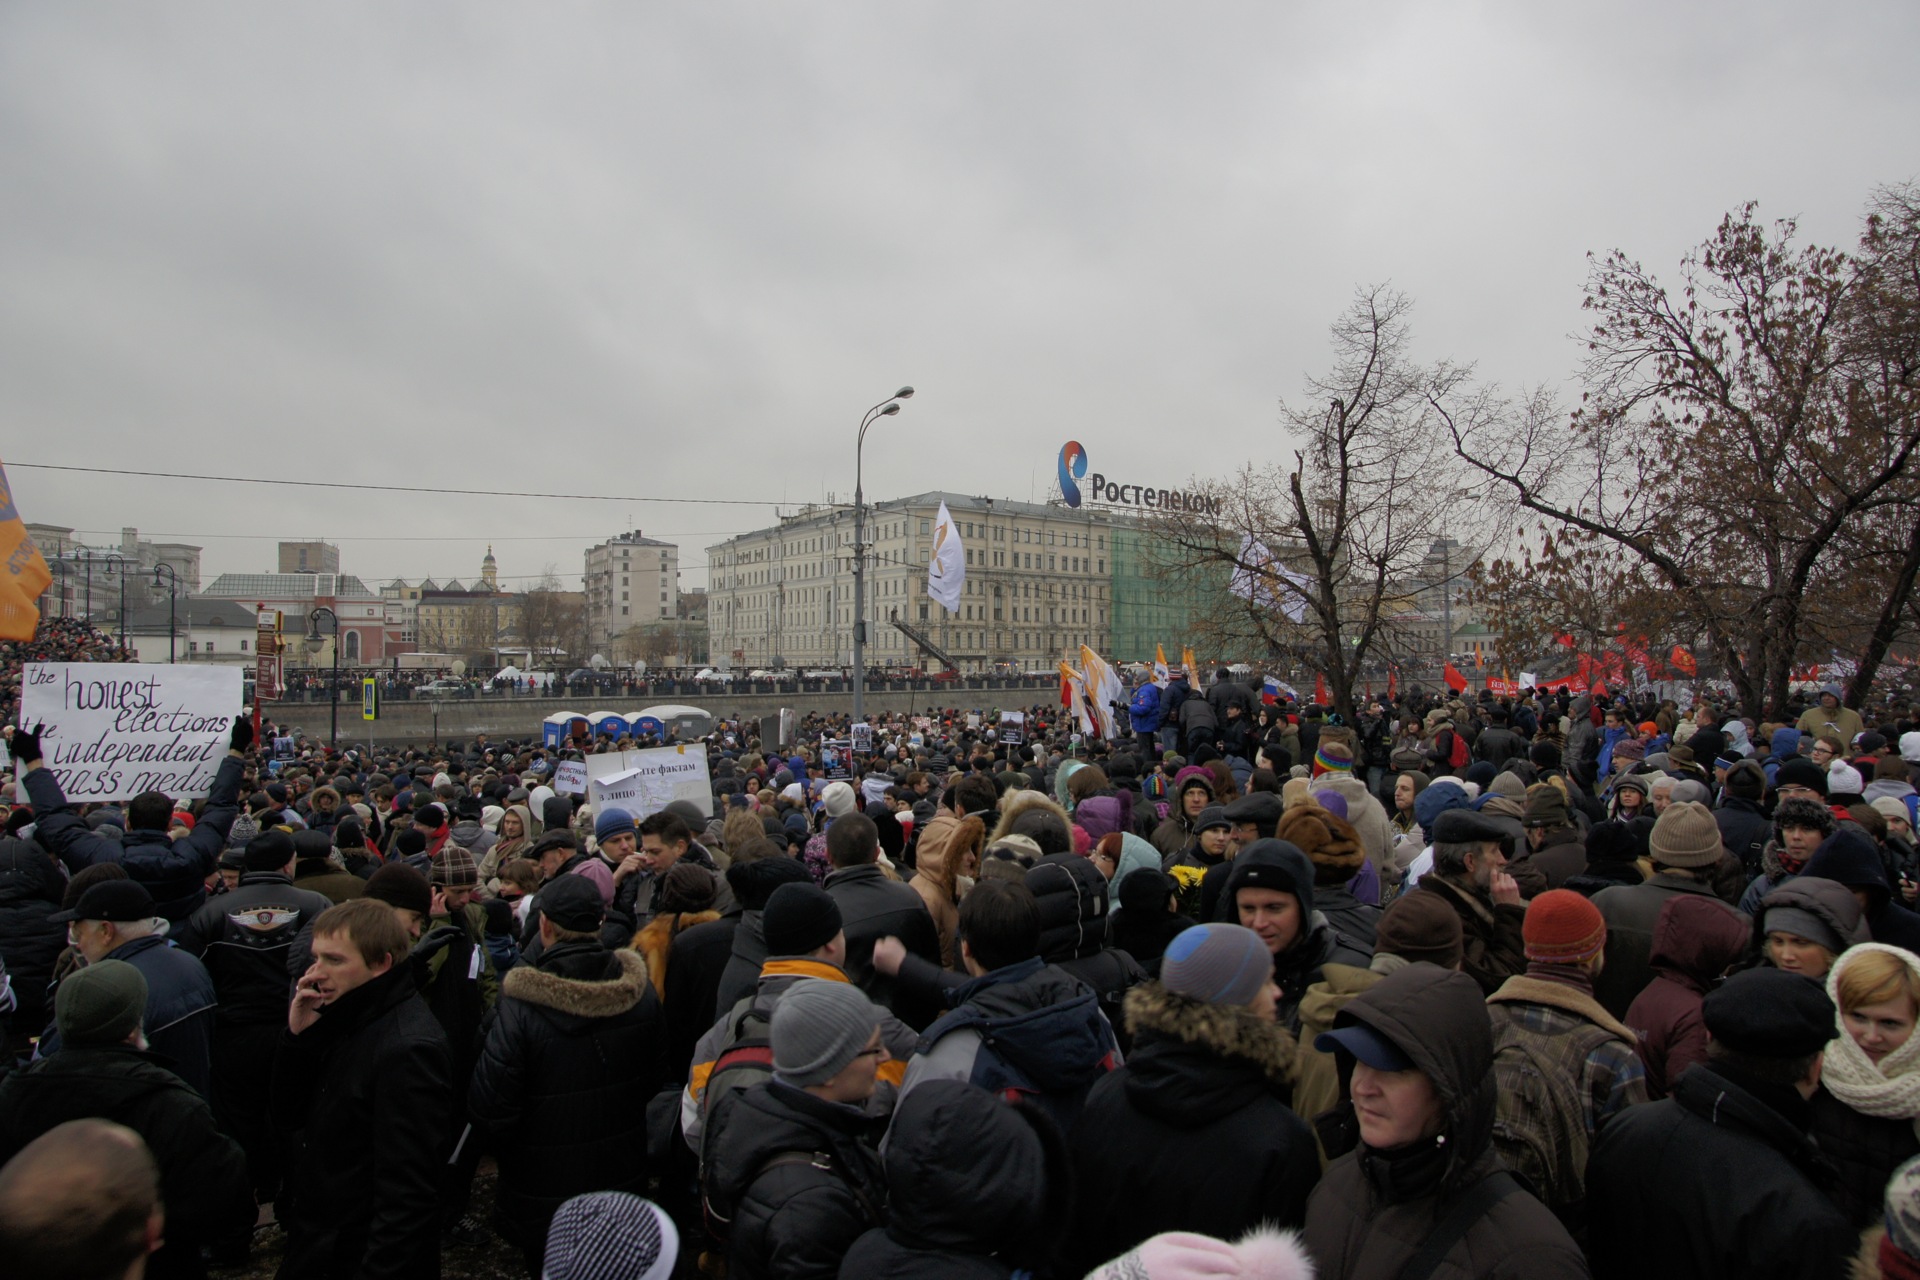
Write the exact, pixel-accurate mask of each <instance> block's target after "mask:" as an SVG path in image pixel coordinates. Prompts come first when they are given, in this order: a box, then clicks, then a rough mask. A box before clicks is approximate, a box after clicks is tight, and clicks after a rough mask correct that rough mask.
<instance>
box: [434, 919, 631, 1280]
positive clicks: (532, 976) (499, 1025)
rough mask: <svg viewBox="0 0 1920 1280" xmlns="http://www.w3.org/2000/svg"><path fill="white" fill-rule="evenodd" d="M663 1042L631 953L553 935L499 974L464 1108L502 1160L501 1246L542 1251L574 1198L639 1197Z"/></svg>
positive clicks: (497, 1205) (499, 1203)
mask: <svg viewBox="0 0 1920 1280" xmlns="http://www.w3.org/2000/svg"><path fill="white" fill-rule="evenodd" d="M663 1048H664V1042H663V1039H662V1036H661V1027H660V1004H659V1001H658V1000H657V999H656V998H655V997H654V994H653V987H652V984H650V983H649V982H648V981H647V966H646V962H645V961H644V960H643V959H641V957H640V954H639V953H638V952H635V951H607V950H605V949H603V948H601V947H599V946H597V945H594V944H593V943H585V942H563V943H560V944H558V945H556V946H553V947H551V948H549V949H548V950H547V952H546V953H545V954H544V955H542V956H541V957H540V960H539V962H538V964H537V966H530V965H522V966H521V967H519V968H517V969H515V970H513V971H512V972H511V973H509V974H508V975H507V977H506V981H505V982H504V983H503V984H502V985H501V988H500V1002H499V1004H498V1006H497V1007H496V1008H495V1011H494V1016H493V1021H492V1025H491V1026H490V1027H489V1028H488V1030H487V1038H486V1047H485V1048H484V1049H483V1050H482V1051H481V1054H480V1062H479V1065H478V1066H476V1067H475V1068H474V1072H473V1085H472V1089H471V1090H470V1092H469V1093H468V1097H467V1106H468V1110H469V1111H470V1113H471V1114H472V1116H473V1118H474V1120H476V1121H478V1122H479V1123H480V1124H482V1125H484V1126H485V1127H486V1129H487V1131H488V1133H490V1134H491V1135H492V1138H493V1142H494V1149H495V1151H496V1152H497V1153H498V1155H499V1158H500V1191H499V1199H498V1201H497V1203H496V1211H497V1220H498V1223H499V1229H500V1234H501V1235H502V1236H503V1237H504V1238H506V1239H507V1240H508V1241H509V1242H510V1243H512V1244H515V1245H518V1246H520V1247H521V1248H531V1249H534V1250H536V1251H538V1250H540V1249H542V1248H544V1241H545V1239H546V1234H547V1226H548V1224H549V1223H551V1222H552V1221H553V1214H554V1211H555V1210H556V1209H558V1208H559V1207H560V1205H561V1204H562V1203H563V1202H564V1201H566V1200H568V1199H570V1198H571V1197H573V1196H576V1195H581V1194H584V1193H585V1192H589V1191H631V1192H633V1193H634V1194H636V1195H638V1194H643V1193H644V1191H645V1187H646V1180H647V1125H646V1119H647V1116H646V1103H647V1100H648V1099H649V1098H651V1097H653V1095H654V1094H655V1093H657V1092H659V1089H660V1085H661V1083H662V1082H663V1081H664V1080H665V1079H666V1070H665V1057H664V1054H663Z"/></svg>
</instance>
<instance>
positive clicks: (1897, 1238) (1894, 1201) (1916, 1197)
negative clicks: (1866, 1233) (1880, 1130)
mask: <svg viewBox="0 0 1920 1280" xmlns="http://www.w3.org/2000/svg"><path fill="white" fill-rule="evenodd" d="M1889 1246H1891V1247H1893V1248H1895V1249H1898V1250H1899V1251H1900V1252H1901V1253H1902V1254H1904V1255H1906V1257H1905V1259H1904V1260H1905V1262H1906V1265H1907V1266H1908V1267H1909V1268H1913V1267H1915V1265H1916V1264H1915V1261H1914V1260H1915V1259H1920V1156H1915V1157H1914V1158H1913V1159H1911V1160H1909V1161H1907V1162H1906V1163H1905V1164H1903V1165H1901V1166H1900V1167H1899V1168H1898V1169H1895V1170H1894V1171H1893V1176H1892V1177H1891V1178H1889V1179H1887V1238H1886V1240H1885V1242H1883V1243H1882V1244H1881V1246H1880V1256H1881V1259H1882V1262H1881V1267H1880V1270H1881V1271H1882V1273H1884V1274H1886V1275H1898V1274H1900V1273H1899V1272H1897V1271H1895V1270H1894V1269H1893V1268H1891V1267H1888V1266H1887V1265H1886V1263H1885V1258H1886V1251H1887V1248H1888V1247H1889Z"/></svg>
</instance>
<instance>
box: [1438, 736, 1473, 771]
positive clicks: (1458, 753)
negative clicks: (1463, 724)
mask: <svg viewBox="0 0 1920 1280" xmlns="http://www.w3.org/2000/svg"><path fill="white" fill-rule="evenodd" d="M1441 732H1442V733H1450V734H1452V735H1453V742H1452V745H1450V746H1449V747H1448V748H1447V768H1449V769H1464V768H1466V767H1467V766H1468V765H1469V764H1471V763H1472V762H1473V753H1472V751H1471V750H1470V749H1469V748H1468V746H1467V736H1466V735H1465V734H1463V733H1461V732H1460V731H1459V730H1458V729H1442V730H1441Z"/></svg>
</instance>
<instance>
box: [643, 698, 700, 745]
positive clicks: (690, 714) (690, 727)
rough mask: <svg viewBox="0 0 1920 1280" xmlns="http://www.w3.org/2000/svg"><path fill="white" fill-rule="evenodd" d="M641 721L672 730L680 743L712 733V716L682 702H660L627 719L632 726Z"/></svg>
mask: <svg viewBox="0 0 1920 1280" xmlns="http://www.w3.org/2000/svg"><path fill="white" fill-rule="evenodd" d="M643 719H651V720H656V721H658V722H659V723H660V725H661V727H662V728H663V729H671V730H673V732H674V734H675V736H676V737H678V738H679V739H680V741H682V742H686V741H689V740H690V739H693V738H704V737H706V736H707V735H708V734H709V733H712V732H713V724H714V714H713V712H711V711H707V710H705V709H703V708H701V707H690V706H688V705H686V704H685V703H683V702H662V703H658V704H656V705H654V706H651V707H642V708H641V709H640V710H639V711H636V712H634V713H633V715H631V716H629V717H628V720H629V721H630V722H631V723H633V724H634V725H636V726H637V725H638V724H639V723H640V721H641V720H643Z"/></svg>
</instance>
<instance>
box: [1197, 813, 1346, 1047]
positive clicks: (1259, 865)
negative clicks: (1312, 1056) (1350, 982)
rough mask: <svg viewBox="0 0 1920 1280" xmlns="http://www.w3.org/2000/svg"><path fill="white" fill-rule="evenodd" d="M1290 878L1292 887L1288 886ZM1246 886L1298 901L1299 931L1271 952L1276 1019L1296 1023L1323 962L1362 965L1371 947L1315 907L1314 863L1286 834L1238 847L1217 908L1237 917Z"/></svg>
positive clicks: (1286, 1024) (1232, 918) (1293, 1026)
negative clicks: (1289, 943) (1277, 991)
mask: <svg viewBox="0 0 1920 1280" xmlns="http://www.w3.org/2000/svg"><path fill="white" fill-rule="evenodd" d="M1276 873H1277V874H1276ZM1263 882H1264V883H1263ZM1289 882H1291V886H1292V887H1291V888H1288V887H1286V886H1287V885H1288V883H1289ZM1250 887H1253V888H1262V887H1264V888H1275V889H1278V890H1279V891H1280V892H1282V893H1288V892H1290V893H1292V894H1293V896H1294V897H1295V898H1296V899H1297V900H1298V901H1299V903H1300V919H1301V922H1302V923H1301V929H1300V933H1299V935H1298V936H1297V937H1296V938H1295V940H1294V944H1293V945H1292V946H1291V947H1288V948H1287V949H1286V950H1285V951H1282V952H1280V953H1279V954H1277V955H1275V956H1274V958H1273V981H1274V984H1275V985H1276V986H1278V987H1279V988H1280V998H1279V1001H1278V1004H1277V1006H1276V1007H1277V1012H1278V1016H1279V1020H1280V1025H1281V1026H1284V1027H1288V1028H1290V1029H1297V1028H1298V1026H1299V1009H1300V1001H1301V998H1302V997H1304V996H1305V995H1306V993H1307V988H1308V987H1311V986H1312V985H1313V984H1314V983H1316V982H1318V981H1320V978H1321V967H1322V966H1323V965H1327V964H1347V965H1353V966H1355V967H1356V968H1362V969H1364V968H1365V967H1366V966H1367V964H1368V962H1369V961H1371V960H1372V959H1373V953H1372V952H1371V951H1370V950H1364V949H1362V948H1361V947H1358V946H1356V945H1354V944H1353V943H1350V942H1348V941H1347V940H1346V939H1345V938H1343V937H1341V936H1340V932H1339V930H1337V929H1335V928H1334V927H1333V925H1332V924H1330V923H1329V922H1328V920H1327V918H1326V916H1324V915H1323V914H1321V913H1320V912H1319V911H1318V910H1316V909H1315V906H1314V903H1315V897H1314V894H1315V890H1314V886H1313V864H1312V862H1310V861H1309V860H1308V858H1307V855H1306V854H1304V853H1302V852H1300V850H1299V848H1298V847H1297V846H1295V845H1292V844H1289V843H1287V842H1286V841H1285V840H1256V841H1254V842H1253V843H1252V844H1250V845H1248V846H1247V847H1246V848H1245V849H1243V850H1241V851H1240V856H1239V857H1237V858H1235V859H1234V860H1233V863H1232V870H1230V871H1229V872H1228V873H1227V883H1226V888H1225V890H1224V891H1223V892H1222V893H1221V894H1220V914H1222V915H1223V916H1224V917H1225V918H1226V919H1227V920H1229V921H1231V922H1235V923H1237V922H1238V921H1239V912H1238V896H1239V893H1240V890H1242V889H1244V888H1250Z"/></svg>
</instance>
